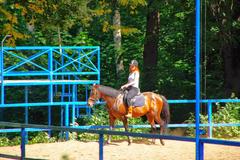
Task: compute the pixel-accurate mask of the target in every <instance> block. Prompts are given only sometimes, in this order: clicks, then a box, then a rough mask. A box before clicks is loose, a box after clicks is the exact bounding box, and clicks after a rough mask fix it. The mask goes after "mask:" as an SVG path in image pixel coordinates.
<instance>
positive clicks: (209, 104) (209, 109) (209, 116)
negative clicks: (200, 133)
mask: <svg viewBox="0 0 240 160" xmlns="http://www.w3.org/2000/svg"><path fill="white" fill-rule="evenodd" d="M207 107H208V108H207V109H208V124H209V126H208V137H209V138H212V128H213V127H212V103H211V102H209V101H208V103H207Z"/></svg>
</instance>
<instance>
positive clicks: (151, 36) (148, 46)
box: [142, 2, 160, 91]
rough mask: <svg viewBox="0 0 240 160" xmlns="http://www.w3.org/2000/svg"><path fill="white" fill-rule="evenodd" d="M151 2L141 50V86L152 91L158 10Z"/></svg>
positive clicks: (154, 86) (154, 87) (154, 83)
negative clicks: (142, 49)
mask: <svg viewBox="0 0 240 160" xmlns="http://www.w3.org/2000/svg"><path fill="white" fill-rule="evenodd" d="M152 5H153V3H150V2H149V4H148V13H147V28H146V36H145V44H144V51H143V86H142V89H143V90H145V91H154V90H155V89H156V85H157V77H156V76H157V62H158V58H157V57H158V42H159V29H160V15H159V11H158V10H156V9H154V6H152Z"/></svg>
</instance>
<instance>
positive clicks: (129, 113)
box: [126, 106, 133, 118]
mask: <svg viewBox="0 0 240 160" xmlns="http://www.w3.org/2000/svg"><path fill="white" fill-rule="evenodd" d="M132 110H133V106H129V107H128V114H127V115H126V117H128V118H132Z"/></svg>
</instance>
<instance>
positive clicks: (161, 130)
mask: <svg viewBox="0 0 240 160" xmlns="http://www.w3.org/2000/svg"><path fill="white" fill-rule="evenodd" d="M155 121H156V122H157V123H158V124H159V125H160V135H162V134H163V133H165V125H164V121H163V120H162V119H161V118H160V117H158V116H155ZM160 143H161V144H162V145H164V144H165V143H164V142H163V140H162V139H160Z"/></svg>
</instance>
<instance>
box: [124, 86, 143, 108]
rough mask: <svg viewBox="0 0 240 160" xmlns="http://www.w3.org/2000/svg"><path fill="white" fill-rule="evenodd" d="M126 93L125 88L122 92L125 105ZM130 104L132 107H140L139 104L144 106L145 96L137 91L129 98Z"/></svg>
mask: <svg viewBox="0 0 240 160" xmlns="http://www.w3.org/2000/svg"><path fill="white" fill-rule="evenodd" d="M127 93H128V91H127V90H125V91H124V92H123V103H124V104H125V105H126V106H127V105H128V104H127ZM131 104H132V105H133V106H134V107H141V106H144V104H145V97H144V95H143V94H142V93H139V94H138V95H136V96H134V97H133V98H132V99H131Z"/></svg>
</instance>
